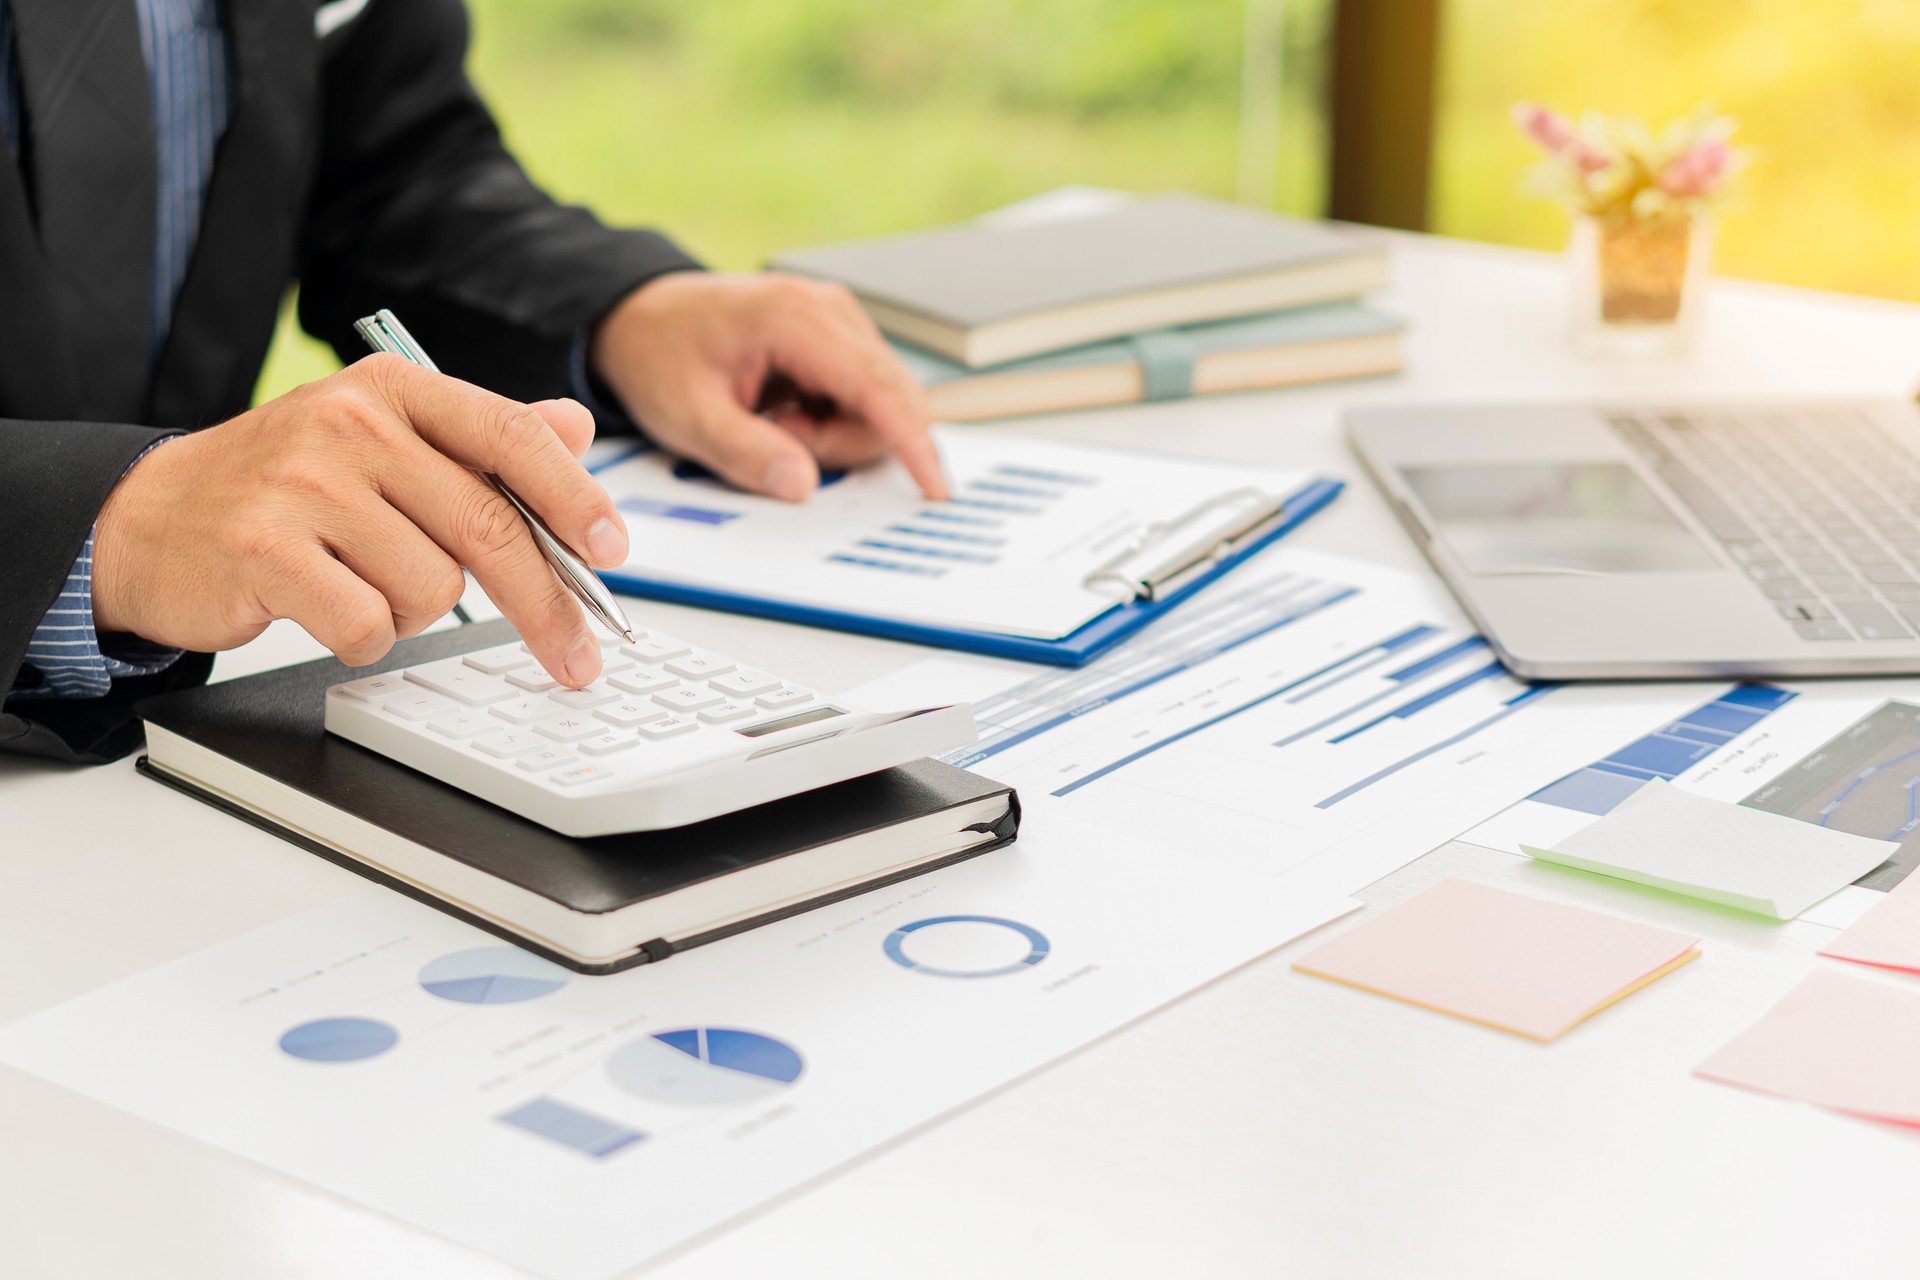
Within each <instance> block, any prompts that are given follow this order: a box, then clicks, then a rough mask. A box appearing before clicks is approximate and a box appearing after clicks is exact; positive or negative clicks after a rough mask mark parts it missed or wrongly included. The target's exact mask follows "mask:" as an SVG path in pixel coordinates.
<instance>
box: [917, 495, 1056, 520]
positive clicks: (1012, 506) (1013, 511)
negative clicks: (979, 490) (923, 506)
mask: <svg viewBox="0 0 1920 1280" xmlns="http://www.w3.org/2000/svg"><path fill="white" fill-rule="evenodd" d="M947 502H948V504H949V505H951V506H956V507H978V508H979V509H980V510H982V511H1004V512H1006V513H1007V514H1009V515H1016V516H1037V515H1039V514H1040V508H1039V507H1032V506H1028V505H1027V504H1026V503H1024V502H998V501H995V500H994V499H992V498H948V499H947ZM922 514H924V513H922Z"/></svg>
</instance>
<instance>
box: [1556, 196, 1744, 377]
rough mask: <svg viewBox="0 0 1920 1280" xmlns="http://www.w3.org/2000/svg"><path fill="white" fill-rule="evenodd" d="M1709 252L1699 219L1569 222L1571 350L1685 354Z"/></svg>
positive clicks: (1709, 230)
mask: <svg viewBox="0 0 1920 1280" xmlns="http://www.w3.org/2000/svg"><path fill="white" fill-rule="evenodd" d="M1712 244H1713V224H1712V223H1711V222H1710V221H1709V220H1708V219H1706V218H1703V217H1678V216H1668V217H1659V218H1632V217H1609V218H1579V219H1576V220H1575V221H1574V224H1573V239H1572V242H1571V244H1570V246H1569V248H1568V259H1569V262H1570V264H1571V269H1572V272H1573V305H1574V341H1575V343H1576V345H1578V346H1579V348H1580V349H1581V350H1582V351H1584V352H1586V353H1588V354H1590V355H1622V356H1667V355H1677V354H1679V353H1680V352H1682V351H1685V350H1686V348H1687V345H1688V343H1690V342H1691V341H1692V339H1693V335H1694V332H1695V330H1696V329H1697V328H1698V327H1699V323H1700V309H1701V303H1702V302H1703V300H1704V298H1703V295H1704V294H1705V293H1706V288H1707V259H1708V257H1709V255H1710V254H1711V251H1712Z"/></svg>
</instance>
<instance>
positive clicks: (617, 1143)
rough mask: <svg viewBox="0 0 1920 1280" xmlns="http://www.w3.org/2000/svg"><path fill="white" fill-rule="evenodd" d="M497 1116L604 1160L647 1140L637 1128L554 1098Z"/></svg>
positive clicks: (536, 1099) (502, 1121)
mask: <svg viewBox="0 0 1920 1280" xmlns="http://www.w3.org/2000/svg"><path fill="white" fill-rule="evenodd" d="M494 1118H495V1119H496V1120H499V1121H500V1122H501V1123H502V1124H510V1125H512V1126H513V1127H514V1128H516V1129H524V1130H525V1131H526V1132H528V1133H531V1134H534V1135H536V1136H537V1137H542V1138H545V1139H546V1140H547V1141H549V1142H557V1143H559V1144H560V1145H561V1146H563V1147H572V1148H573V1149H574V1150H576V1151H584V1152H586V1153H587V1154H588V1155H590V1156H592V1157H593V1158H594V1159H596V1160H604V1159H606V1158H607V1157H608V1156H610V1155H612V1154H613V1153H614V1152H616V1151H624V1150H626V1149H627V1148H628V1147H630V1146H632V1145H633V1144H634V1143H636V1142H643V1141H645V1140H646V1136H647V1135H646V1134H644V1133H641V1132H640V1131H639V1130H637V1129H629V1128H627V1127H626V1126H625V1125H623V1124H618V1123H616V1122H615V1121H612V1120H608V1119H606V1118H605V1117H604V1116H597V1115H594V1114H593V1113H592V1112H590V1111H582V1110H580V1109H579V1108H578V1107H570V1106H568V1105H567V1104H566V1103H564V1102H555V1101H554V1100H553V1099H552V1098H535V1099H534V1100H533V1101H532V1102H529V1103H527V1104H526V1105H525V1106H520V1107H515V1108H514V1109H513V1110H512V1111H506V1112H502V1113H501V1114H500V1115H498V1116H496V1117H494Z"/></svg>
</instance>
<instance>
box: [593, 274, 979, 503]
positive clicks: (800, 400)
mask: <svg viewBox="0 0 1920 1280" xmlns="http://www.w3.org/2000/svg"><path fill="white" fill-rule="evenodd" d="M588 358H589V360H590V361H591V362H592V365H593V369H594V372H595V373H597V374H598V375H599V376H600V378H601V380H602V381H603V382H605V383H606V384H607V386H608V387H610V388H611V389H612V390H613V392H614V394H615V395H617V396H619V397H620V400H621V403H622V405H623V406H624V407H625V408H626V410H627V412H628V413H630V414H632V415H633V417H634V419H635V420H636V421H638V422H640V423H642V424H643V425H644V426H645V427H646V430H647V432H648V434H649V435H651V436H652V437H653V438H654V439H655V440H656V441H658V442H659V443H660V444H661V445H663V446H665V447H666V448H668V449H671V450H672V451H674V452H675V453H678V454H682V455H684V456H686V457H689V458H692V459H693V460H695V461H696V462H700V463H702V464H704V465H706V466H708V467H710V468H712V469H713V470H714V471H715V472H716V473H718V474H719V475H721V476H724V477H725V478H726V479H727V480H729V481H731V482H732V483H734V484H736V485H738V486H740V487H741V488H743V489H748V490H752V491H753V492H755V493H764V494H769V495H771V496H773V497H776V498H784V499H786V500H788V501H790V502H798V501H800V500H802V499H804V498H805V497H807V495H809V494H811V493H812V492H813V491H814V489H815V488H816V487H818V485H819V483H820V468H821V467H828V468H832V469H834V470H840V469H844V468H847V467H854V466H859V465H860V464H862V463H865V462H871V461H872V460H873V459H875V458H877V457H879V456H880V455H881V454H883V453H885V452H887V451H889V450H891V451H892V452H893V453H895V454H898V455H899V457H900V460H901V462H902V463H904V464H905V465H906V468H907V471H908V473H909V474H911V475H912V476H913V478H914V481H915V482H916V483H917V484H918V485H919V486H920V491H921V492H922V493H924V494H925V495H926V496H927V497H929V498H936V499H937V498H944V497H946V496H947V486H946V480H945V478H944V477H943V476H942V475H941V472H940V458H939V455H938V454H937V453H936V452H935V450H934V447H933V441H932V439H931V438H930V437H929V436H928V434H927V426H928V421H929V419H928V413H927V402H926V396H925V395H924V394H922V392H921V390H920V387H919V385H918V384H917V383H915V382H914V380H913V379H912V378H911V377H910V376H909V375H908V374H907V371H906V369H905V368H904V367H902V366H901V364H900V361H899V360H898V359H897V358H896V357H895V356H894V354H893V352H892V350H891V349H889V348H888V346H887V344H886V342H885V340H884V339H882V338H881V336H880V331H879V330H878V329H876V328H874V325H873V322H872V321H871V320H869V319H868V318H867V315H866V313H865V312H863V311H862V310H861V309H860V306H859V304H858V303H857V302H855V301H854V298H853V295H852V294H851V293H850V292H848V291H847V290H846V289H844V288H842V287H841V286H839V285H836V284H824V283H820V282H816V281H812V280H804V279H801V278H799V277H797V276H783V275H775V274H767V275H757V276H745V275H740V276H730V275H706V274H702V273H696V272H685V273H676V274H673V275H667V276H662V277H660V278H659V279H657V280H654V281H652V282H650V283H648V284H646V285H643V286H641V287H640V288H639V289H636V290H634V292H632V293H631V294H628V295H627V296H626V297H625V298H624V299H622V300H621V301H620V302H619V303H618V304H617V305H616V306H615V307H614V308H613V310H612V311H610V312H608V313H607V315H606V317H605V318H604V319H602V320H601V321H600V323H599V325H598V326H596V328H595V329H594V332H593V336H592V341H591V343H590V345H589V347H588Z"/></svg>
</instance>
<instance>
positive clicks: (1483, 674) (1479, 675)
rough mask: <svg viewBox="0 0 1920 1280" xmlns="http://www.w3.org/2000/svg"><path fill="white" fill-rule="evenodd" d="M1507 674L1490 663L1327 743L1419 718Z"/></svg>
mask: <svg viewBox="0 0 1920 1280" xmlns="http://www.w3.org/2000/svg"><path fill="white" fill-rule="evenodd" d="M1454 649H1455V650H1459V651H1461V652H1466V650H1461V649H1460V646H1459V645H1455V646H1454ZM1422 665H1425V664H1422ZM1506 674H1507V669H1506V668H1505V667H1503V666H1501V665H1500V664H1499V663H1497V662H1489V663H1488V664H1487V665H1486V666H1484V667H1481V668H1480V669H1479V670H1478V671H1473V672H1469V673H1468V674H1466V675H1464V676H1461V677H1460V678H1459V679H1458V680H1454V681H1451V682H1449V683H1447V684H1443V685H1441V686H1440V687H1439V688H1438V689H1432V690H1429V691H1428V692H1426V693H1423V694H1421V695H1420V696H1419V697H1417V698H1415V699H1414V700H1413V701H1412V702H1404V703H1402V704H1400V705H1399V706H1397V707H1395V708H1394V709H1393V710H1391V711H1389V712H1387V713H1386V714H1385V715H1380V716H1375V717H1374V718H1373V719H1371V720H1369V721H1367V722H1366V723H1365V724H1363V725H1359V726H1357V727H1355V728H1352V729H1349V730H1347V731H1346V732H1345V733H1343V734H1340V735H1339V736H1338V737H1334V738H1328V739H1327V742H1328V743H1329V744H1330V745H1338V744H1340V743H1342V742H1345V741H1346V740H1347V739H1348V738H1357V737H1359V736H1360V735H1361V734H1363V733H1365V732H1366V731H1367V730H1369V729H1371V728H1373V727H1374V726H1376V725H1381V724H1385V723H1386V722H1387V721H1389V720H1405V719H1407V718H1409V717H1411V716H1417V715H1419V714H1420V713H1421V712H1422V711H1425V710H1426V709H1427V708H1428V707H1431V706H1435V705H1437V704H1439V703H1442V702H1445V701H1446V700H1447V699H1448V698H1451V697H1452V696H1453V695H1454V694H1456V693H1461V692H1464V691H1465V690H1467V689H1471V688H1473V686H1475V685H1477V684H1479V683H1481V682H1482V681H1486V680H1493V679H1497V678H1500V677H1502V676H1505V675H1506ZM1396 678H1397V677H1396V676H1394V675H1389V676H1388V677H1387V679H1389V680H1393V679H1396Z"/></svg>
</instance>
